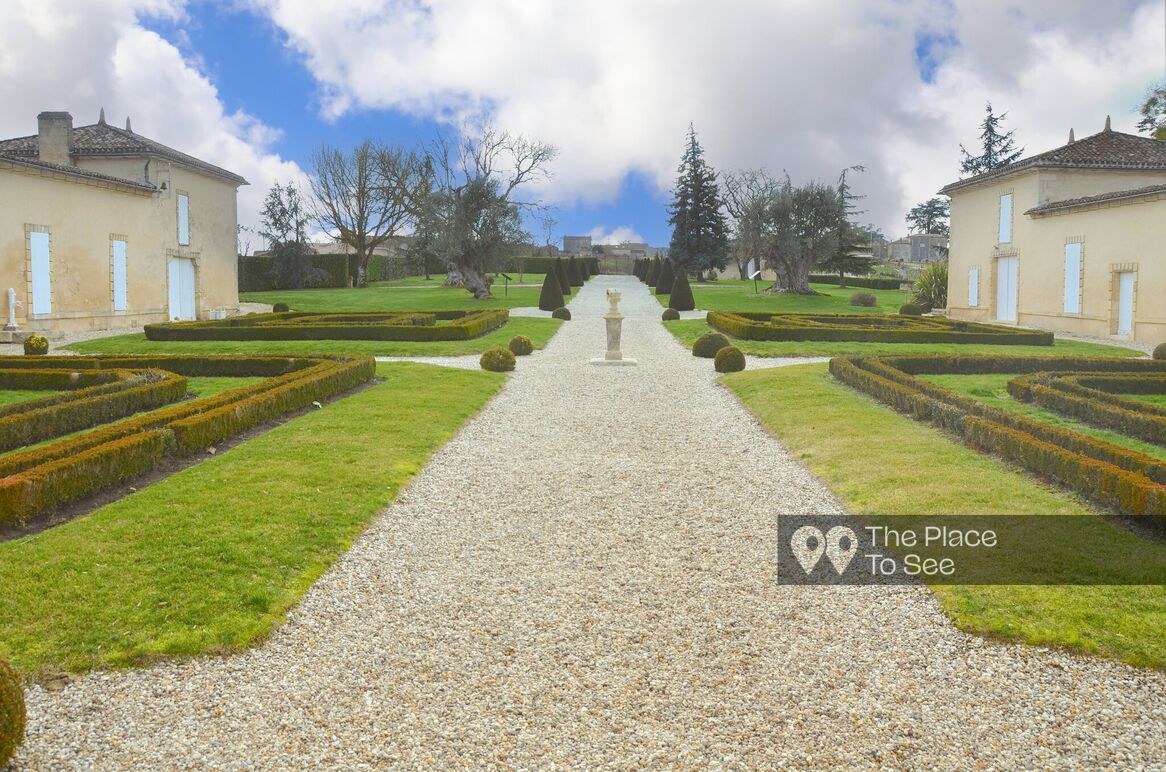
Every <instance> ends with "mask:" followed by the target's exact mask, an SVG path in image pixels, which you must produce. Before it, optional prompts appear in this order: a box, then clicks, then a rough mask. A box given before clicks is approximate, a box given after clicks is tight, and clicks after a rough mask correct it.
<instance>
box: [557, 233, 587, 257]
mask: <svg viewBox="0 0 1166 772" xmlns="http://www.w3.org/2000/svg"><path fill="white" fill-rule="evenodd" d="M563 254H566V255H590V254H591V237H590V236H564V237H563Z"/></svg>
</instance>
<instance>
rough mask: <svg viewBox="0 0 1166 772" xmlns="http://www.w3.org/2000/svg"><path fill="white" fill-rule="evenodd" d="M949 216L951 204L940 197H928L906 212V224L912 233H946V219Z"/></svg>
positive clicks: (947, 229)
mask: <svg viewBox="0 0 1166 772" xmlns="http://www.w3.org/2000/svg"><path fill="white" fill-rule="evenodd" d="M950 216H951V204H949V203H948V202H947V201H946V200H945V199H942V198H929V199H927V200H926V201H924V202H923V203H922V204H916V205H915V206H913V207H911V211H910V212H907V217H906V218H905V219H906V221H907V226H908V227H909V228H910V229H911V231H912V232H913V233H938V234H940V235H943V236H946V235H948V231H949V230H950V228H949V227H948V224H947V221H948V218H949V217H950Z"/></svg>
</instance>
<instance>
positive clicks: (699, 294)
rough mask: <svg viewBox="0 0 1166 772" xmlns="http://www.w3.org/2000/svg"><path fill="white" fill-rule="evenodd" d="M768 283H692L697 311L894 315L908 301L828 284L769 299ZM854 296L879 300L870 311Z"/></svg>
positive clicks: (897, 293) (902, 295)
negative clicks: (811, 292)
mask: <svg viewBox="0 0 1166 772" xmlns="http://www.w3.org/2000/svg"><path fill="white" fill-rule="evenodd" d="M769 284H771V282H764V281H762V282H758V283H757V286H758V287H759V288H760V289H761V292H759V293H758V292H755V291H754V290H753V282H751V281H741V280H739V279H721V280H719V281H711V282H696V281H694V282H692V295H693V297H694V298H695V299H696V307H697V308H699V309H700V310H702V311H773V312H774V313H780V312H785V313H815V314H816V313H827V314H897V313H898V312H899V306H901V305H903V304H904V303H906V302H907V300H908V293H907V292H904V291H903V290H872V289H863V288H861V287H856V288H853V289H851V288H849V287H847V288H846V289H839V288H838V287H835V286H833V285H830V284H811V285H810V289H813V290H816V291H817V292H819V293H821V294H819V295H786V294H782V295H771V294H769V293H768V292H766V291H765V288H766V287H767V286H769ZM856 292H869V293H870V294H872V295H874V296H875V298H876V299H877V300H878V305H876V306H872V307H869V308H867V307H864V306H852V305H850V298H851V296H853V295H854V294H855V293H856ZM656 299H657V300H659V301H660V305H662V306H667V305H668V295H657V296H656Z"/></svg>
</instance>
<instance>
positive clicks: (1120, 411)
mask: <svg viewBox="0 0 1166 772" xmlns="http://www.w3.org/2000/svg"><path fill="white" fill-rule="evenodd" d="M1080 377H1088V376H1080V375H1079V374H1078V373H1038V374H1035V375H1028V376H1022V377H1020V378H1013V379H1012V380H1011V381H1009V382H1008V393H1009V394H1011V395H1012V396H1013V397H1014V398H1016V399H1018V400H1021V401H1024V402H1031V403H1033V404H1035V405H1037V406H1038V407H1042V408H1045V409H1046V410H1052V411H1055V412H1057V413H1061V414H1062V415H1066V416H1069V417H1070V418H1075V419H1077V420H1079V421H1084V422H1085V423H1087V424H1090V425H1092V426H1097V427H1100V428H1102V429H1112V430H1113V431H1116V432H1119V433H1121V434H1126V435H1129V436H1131V437H1136V438H1138V439H1140V440H1144V441H1146V442H1150V443H1153V444H1155V445H1161V446H1163V447H1166V415H1164V414H1163V412H1166V411H1161V409H1160V408H1155V406H1153V405H1148V404H1144V403H1141V402H1138V401H1137V400H1132V399H1125V398H1123V397H1121V396H1119V395H1117V394H1110V393H1107V392H1105V391H1102V390H1100V389H1096V388H1089V387H1087V386H1084V385H1083V384H1081V383H1079V382H1077V381H1078V378H1080ZM1136 380H1137V381H1138V382H1139V385H1140V386H1141V385H1143V382H1144V381H1154V380H1158V381H1160V382H1161V387H1166V376H1160V377H1158V378H1154V377H1153V376H1146V375H1143V376H1141V377H1140V378H1138V379H1136ZM1164 390H1166V389H1164ZM1156 393H1163V392H1156ZM1160 411H1161V412H1160Z"/></svg>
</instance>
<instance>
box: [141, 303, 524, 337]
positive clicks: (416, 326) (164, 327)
mask: <svg viewBox="0 0 1166 772" xmlns="http://www.w3.org/2000/svg"><path fill="white" fill-rule="evenodd" d="M509 319H510V312H509V311H508V310H506V309H497V308H494V309H484V310H476V311H461V310H451V311H379V312H363V313H362V312H351V313H337V314H321V313H314V312H293V313H282V314H248V315H247V316H236V317H232V318H230V319H223V320H219V321H206V322H165V323H162V324H147V325H146V327H145V331H146V338H147V339H149V340H400V341H434V340H469V339H471V338H476V337H478V336H480V335H485V334H486V333H488V332H490V331H492V330H495V329H497V328H499V327H501V326H502V325H504V324H506V322H507V321H509ZM438 321H442V322H449V324H440V325H439V324H437V322H438Z"/></svg>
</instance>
